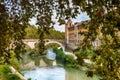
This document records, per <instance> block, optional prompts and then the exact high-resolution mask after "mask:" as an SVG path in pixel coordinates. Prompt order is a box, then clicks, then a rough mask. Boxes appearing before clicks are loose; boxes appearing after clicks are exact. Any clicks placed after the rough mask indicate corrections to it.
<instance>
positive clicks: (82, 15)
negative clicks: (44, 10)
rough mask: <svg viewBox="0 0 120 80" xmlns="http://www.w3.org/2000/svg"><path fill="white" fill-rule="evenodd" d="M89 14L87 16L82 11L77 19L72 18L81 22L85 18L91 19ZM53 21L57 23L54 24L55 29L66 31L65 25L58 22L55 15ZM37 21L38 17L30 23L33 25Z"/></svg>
mask: <svg viewBox="0 0 120 80" xmlns="http://www.w3.org/2000/svg"><path fill="white" fill-rule="evenodd" d="M89 19H90V18H89V16H87V14H86V13H81V14H80V15H78V16H77V18H76V19H71V20H72V22H73V23H75V22H81V21H85V20H89ZM53 21H54V22H55V23H56V24H55V25H54V29H55V30H58V31H61V32H64V31H65V26H64V25H59V23H58V22H56V21H57V20H56V19H55V16H53ZM35 23H36V18H32V19H31V21H30V24H31V25H35Z"/></svg>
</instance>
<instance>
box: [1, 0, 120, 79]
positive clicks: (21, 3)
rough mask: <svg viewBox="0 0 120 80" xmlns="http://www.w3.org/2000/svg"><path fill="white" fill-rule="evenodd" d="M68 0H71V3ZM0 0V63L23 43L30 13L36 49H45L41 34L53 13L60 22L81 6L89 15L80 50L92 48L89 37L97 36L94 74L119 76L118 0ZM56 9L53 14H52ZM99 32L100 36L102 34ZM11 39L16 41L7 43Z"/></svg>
mask: <svg viewBox="0 0 120 80" xmlns="http://www.w3.org/2000/svg"><path fill="white" fill-rule="evenodd" d="M70 1H71V3H70ZM70 1H69V0H0V28H1V31H0V63H9V60H8V59H9V58H10V50H11V49H14V52H15V53H16V57H18V58H19V53H20V51H22V48H23V47H24V46H23V45H21V44H22V39H23V36H24V35H25V32H24V29H25V27H26V25H27V24H28V21H29V20H30V18H32V17H36V18H37V23H36V25H37V26H38V28H39V30H38V32H39V39H40V40H39V44H40V45H39V53H42V52H43V51H44V47H45V46H44V34H49V29H50V28H51V27H52V25H53V24H54V22H53V21H52V15H55V14H56V18H57V19H58V22H60V24H63V23H65V21H64V20H65V19H68V18H71V17H72V18H75V17H76V16H77V14H79V12H80V10H81V11H83V12H84V11H85V12H86V13H87V14H88V15H89V17H90V19H91V20H90V25H89V26H88V27H87V28H88V31H89V32H88V34H86V37H85V39H84V41H83V44H81V48H83V50H86V49H92V45H91V44H90V41H94V40H96V39H100V40H101V43H102V45H101V46H100V47H99V48H98V49H96V50H94V53H95V55H94V57H93V58H91V60H92V61H93V62H94V63H95V65H94V67H93V68H94V69H95V70H96V71H95V72H94V73H95V74H100V75H101V76H102V77H103V79H104V80H106V79H108V80H115V79H116V80H119V79H120V66H119V65H120V39H119V36H118V32H119V31H120V0H70ZM54 13H55V14H54ZM101 35H102V36H101ZM11 42H13V44H14V45H15V46H14V47H12V48H11V47H10V44H11Z"/></svg>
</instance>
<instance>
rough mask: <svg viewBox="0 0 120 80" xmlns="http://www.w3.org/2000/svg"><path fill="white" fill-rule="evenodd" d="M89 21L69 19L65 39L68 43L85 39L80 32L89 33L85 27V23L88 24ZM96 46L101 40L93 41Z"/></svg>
mask: <svg viewBox="0 0 120 80" xmlns="http://www.w3.org/2000/svg"><path fill="white" fill-rule="evenodd" d="M88 23H89V21H88V20H87V21H82V22H76V23H74V24H73V23H72V21H71V20H68V22H67V23H66V24H65V39H66V43H67V44H75V45H77V44H79V43H80V42H82V41H83V39H84V36H83V35H81V34H80V33H81V32H82V33H87V32H88V30H87V29H85V28H84V27H85V25H88ZM91 43H92V44H93V46H94V47H97V46H98V45H99V44H100V41H99V40H96V41H94V42H91Z"/></svg>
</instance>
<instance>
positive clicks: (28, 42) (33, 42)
mask: <svg viewBox="0 0 120 80" xmlns="http://www.w3.org/2000/svg"><path fill="white" fill-rule="evenodd" d="M38 42H39V39H24V40H23V43H24V44H26V45H28V46H29V47H30V48H32V49H33V48H35V45H36V44H37V43H38ZM51 43H56V44H59V45H60V46H61V47H62V48H63V49H65V40H64V39H63V40H62V39H45V46H46V45H48V44H51Z"/></svg>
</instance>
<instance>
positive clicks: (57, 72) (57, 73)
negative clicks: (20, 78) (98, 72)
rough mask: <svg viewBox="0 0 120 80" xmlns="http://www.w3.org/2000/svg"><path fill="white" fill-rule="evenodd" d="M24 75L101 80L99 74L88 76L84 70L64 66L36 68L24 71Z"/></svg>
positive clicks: (36, 78) (33, 79)
mask: <svg viewBox="0 0 120 80" xmlns="http://www.w3.org/2000/svg"><path fill="white" fill-rule="evenodd" d="M24 76H25V77H26V78H31V80H99V79H98V77H97V76H93V77H92V78H91V77H87V76H86V74H85V73H84V72H82V71H79V70H75V69H64V68H62V67H41V68H36V69H34V70H30V71H24Z"/></svg>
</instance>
